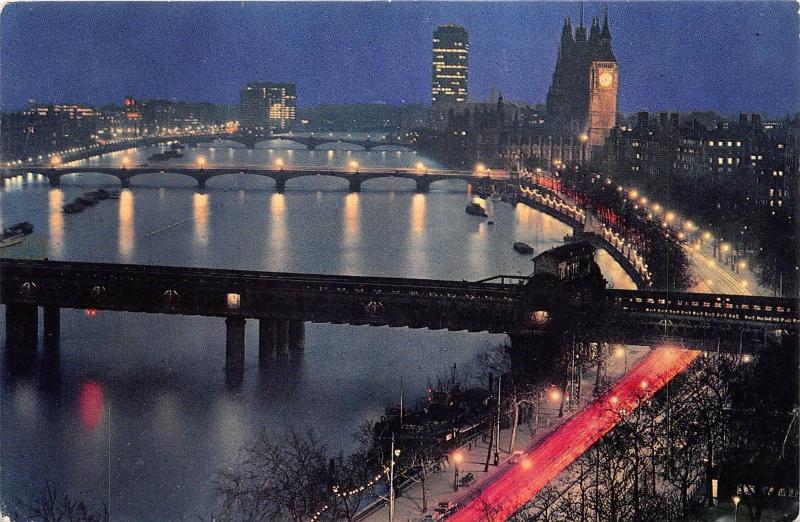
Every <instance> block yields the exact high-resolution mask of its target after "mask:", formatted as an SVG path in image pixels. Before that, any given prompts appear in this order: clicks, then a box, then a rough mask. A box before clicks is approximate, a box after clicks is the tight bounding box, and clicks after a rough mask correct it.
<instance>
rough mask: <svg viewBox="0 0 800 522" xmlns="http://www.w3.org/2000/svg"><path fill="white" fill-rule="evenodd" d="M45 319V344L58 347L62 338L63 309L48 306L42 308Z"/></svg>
mask: <svg viewBox="0 0 800 522" xmlns="http://www.w3.org/2000/svg"><path fill="white" fill-rule="evenodd" d="M42 310H43V312H44V313H43V317H44V321H43V322H44V325H43V330H44V342H45V345H46V346H56V347H57V346H58V344H59V338H60V336H61V308H59V307H57V306H52V305H47V306H43V307H42Z"/></svg>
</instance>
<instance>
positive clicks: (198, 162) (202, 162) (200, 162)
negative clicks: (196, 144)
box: [197, 156, 206, 169]
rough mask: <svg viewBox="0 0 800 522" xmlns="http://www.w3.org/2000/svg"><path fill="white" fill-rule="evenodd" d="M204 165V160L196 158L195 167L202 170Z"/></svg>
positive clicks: (201, 157)
mask: <svg viewBox="0 0 800 522" xmlns="http://www.w3.org/2000/svg"><path fill="white" fill-rule="evenodd" d="M205 164H206V159H205V158H204V157H203V156H200V157H198V158H197V166H198V167H200V168H201V169H202V168H203V166H204V165H205Z"/></svg>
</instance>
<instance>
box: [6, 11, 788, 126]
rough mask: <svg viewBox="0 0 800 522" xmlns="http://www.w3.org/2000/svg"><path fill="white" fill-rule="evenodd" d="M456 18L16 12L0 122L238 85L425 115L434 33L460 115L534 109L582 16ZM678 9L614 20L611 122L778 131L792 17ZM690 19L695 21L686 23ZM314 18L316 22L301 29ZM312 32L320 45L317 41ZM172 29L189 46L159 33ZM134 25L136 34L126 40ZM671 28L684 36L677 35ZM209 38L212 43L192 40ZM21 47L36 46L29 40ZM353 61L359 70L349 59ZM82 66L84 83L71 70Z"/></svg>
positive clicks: (233, 89)
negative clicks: (452, 64) (509, 105)
mask: <svg viewBox="0 0 800 522" xmlns="http://www.w3.org/2000/svg"><path fill="white" fill-rule="evenodd" d="M143 6H144V8H142V7H143ZM187 6H191V9H187ZM453 7H454V6H453V4H448V6H447V8H445V7H443V6H439V5H435V4H413V5H412V4H402V3H401V4H377V3H376V4H360V5H358V6H353V5H336V4H322V5H318V4H315V5H314V6H313V7H311V6H310V5H308V4H306V5H283V4H281V5H269V6H267V5H266V4H260V5H252V4H246V5H240V4H211V5H207V4H206V5H202V6H199V5H196V4H181V5H167V4H158V5H156V4H136V5H134V6H131V5H118V4H116V5H112V4H101V6H99V7H94V6H92V7H91V8H88V6H80V5H77V4H66V5H53V4H46V3H45V4H34V5H30V4H26V5H21V4H11V5H10V6H6V8H5V9H4V10H3V14H2V17H0V29H2V31H1V32H2V42H0V43H2V46H3V48H4V53H3V56H2V63H1V64H0V66H2V67H1V68H2V81H3V85H4V89H3V93H2V100H0V101H1V102H2V109H3V110H4V111H8V110H14V109H18V108H21V107H22V106H23V105H24V104H25V101H26V100H27V99H29V98H36V99H38V100H40V101H46V102H78V103H86V104H92V105H103V104H105V103H117V104H118V103H119V102H120V101H121V100H122V98H123V97H124V96H126V95H133V96H136V97H141V98H166V99H184V100H198V101H199V100H203V101H211V102H216V103H236V101H237V98H238V92H239V88H240V87H241V85H242V84H243V83H244V82H246V81H251V80H258V79H272V80H274V81H291V82H295V83H297V85H298V98H299V99H298V104H299V105H300V106H313V105H318V104H322V103H353V102H385V103H424V104H427V103H429V96H430V91H429V89H430V77H429V71H430V68H429V67H430V52H431V51H430V45H431V44H430V34H431V33H432V31H433V29H435V27H436V26H438V25H441V24H444V23H458V24H460V25H463V26H464V27H465V28H466V29H467V31H468V32H470V40H471V49H470V51H471V52H470V65H469V68H470V90H469V96H470V98H471V99H477V100H480V99H486V98H487V97H488V95H489V92H490V90H491V89H492V88H496V89H497V90H498V91H500V92H502V93H503V94H504V96H505V97H506V99H508V100H512V101H516V100H520V101H526V102H529V103H538V102H543V101H544V98H545V95H546V92H547V87H548V86H549V83H550V75H551V72H552V69H553V66H554V63H555V59H556V50H557V46H558V39H559V34H560V29H561V26H562V24H563V19H564V18H565V17H572V19H573V23H577V18H578V5H577V3H576V4H566V5H565V4H549V3H541V4H539V3H537V4H505V5H502V6H500V5H498V4H480V5H475V4H469V5H458V6H457V7H458V8H457V9H452V8H453ZM683 7H685V5H684V4H681V5H678V4H674V3H658V4H649V3H648V4H643V3H635V4H616V3H612V4H611V5H610V6H609V17H610V20H611V23H612V25H613V26H614V48H615V53H616V54H617V57H618V61H619V63H620V70H621V73H620V76H621V78H622V81H621V82H620V88H619V110H620V111H621V112H624V113H631V112H635V111H637V110H639V109H649V110H651V111H655V110H660V109H666V108H669V109H675V110H681V111H688V110H692V109H712V110H717V111H719V112H722V113H735V112H739V111H747V112H752V111H766V112H768V113H770V114H774V115H781V114H784V113H787V112H788V113H792V112H795V111H796V110H798V104H797V100H796V97H795V96H794V93H795V92H797V90H798V88H799V87H800V80H798V78H800V70H798V64H797V63H796V62H795V61H789V62H788V63H785V64H784V63H783V61H784V60H783V57H785V56H787V55H792V54H795V55H796V54H797V51H798V45H799V44H798V42H797V41H796V39H795V38H794V36H793V24H792V23H791V21H792V20H793V17H794V18H796V13H794V12H793V11H792V5H791V4H789V3H753V4H750V3H748V4H741V3H714V4H712V5H702V6H701V5H697V6H696V9H690V10H685V9H683ZM601 9H602V5H601V4H599V3H591V4H587V5H586V9H585V10H586V20H587V21H589V20H591V17H592V16H595V15H599V14H600V12H601ZM699 10H702V11H705V13H704V16H697V15H698V11H699ZM320 11H322V12H323V13H324V14H325V16H314V17H312V16H310V15H311V14H312V12H313V13H319V12H320ZM690 15H691V16H690ZM787 15H789V16H787ZM44 19H47V20H49V21H48V24H50V25H53V26H54V29H58V30H53V31H52V32H51V33H49V34H46V35H45V34H37V33H35V32H33V31H32V30H30V29H31V28H32V26H34V25H36V24H41V23H43V20H44ZM321 19H324V20H325V21H326V24H327V27H329V30H328V31H324V30H323V28H322V27H321V26H320V25H319V20H321ZM695 19H699V20H700V21H699V22H698V21H696V20H695ZM143 20H146V21H147V23H146V24H145V23H144V22H143ZM709 21H710V22H711V23H709ZM181 22H183V24H184V26H189V28H191V29H193V30H191V31H189V30H187V31H170V30H168V27H167V26H172V25H174V24H181ZM413 22H417V23H413ZM136 24H140V25H142V30H141V31H132V30H131V28H132V26H136ZM87 27H91V30H88V29H87ZM263 27H269V28H270V29H263ZM365 27H372V31H366V30H365ZM375 27H377V28H378V30H376V29H375ZM676 27H680V28H681V29H682V30H683V34H681V35H676V34H675V33H674V29H675V28H676ZM68 28H69V29H68ZM204 33H205V34H208V35H213V38H212V37H210V38H203V37H202V34H204ZM30 34H37V38H38V39H37V40H35V41H32V40H27V39H26V38H27V36H26V35H30ZM378 34H380V35H381V36H382V38H380V39H378V38H376V35H378ZM176 35H181V36H176ZM248 36H252V38H251V39H248ZM117 37H118V38H117ZM404 37H405V38H404ZM66 40H69V41H68V42H67V41H66ZM112 41H115V42H116V45H110V44H109V42H112ZM709 41H710V42H711V44H710V45H709V44H707V43H704V44H703V45H701V42H709ZM101 42H102V43H103V46H102V47H101ZM190 42H191V45H189V43H190ZM276 42H277V43H276ZM275 49H278V50H279V52H274V50H275ZM698 49H701V50H702V51H703V52H697V51H698ZM56 50H60V51H56ZM132 50H135V51H132ZM352 52H356V53H358V54H357V56H358V57H359V58H358V59H352V57H351V53H352ZM677 58H681V59H677ZM83 63H87V64H89V67H85V68H84V69H81V64H83ZM30 64H36V65H35V66H31V65H30ZM42 71H46V72H47V73H48V74H46V75H44V76H43V75H41V72H42ZM82 72H83V73H84V74H81V73H82ZM198 79H200V80H202V81H198ZM656 100H658V101H656Z"/></svg>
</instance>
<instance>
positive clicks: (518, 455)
mask: <svg viewBox="0 0 800 522" xmlns="http://www.w3.org/2000/svg"><path fill="white" fill-rule="evenodd" d="M524 454H525V452H524V451H519V450H517V451H515V452H514V453H513V454H512V455H511V458H510V459H508V462H510V463H511V464H519V463H520V461H521V460H522V456H523V455H524Z"/></svg>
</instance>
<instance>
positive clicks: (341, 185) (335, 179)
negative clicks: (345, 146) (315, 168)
mask: <svg viewBox="0 0 800 522" xmlns="http://www.w3.org/2000/svg"><path fill="white" fill-rule="evenodd" d="M351 181H353V180H352V177H351V176H348V175H347V174H344V173H343V174H336V173H333V172H331V173H329V174H305V173H297V174H294V175H288V176H287V177H286V178H285V181H284V186H287V185H288V187H289V188H293V189H295V190H297V189H300V190H315V191H316V190H330V191H346V190H348V189H349V188H350V184H351ZM279 185H280V184H279Z"/></svg>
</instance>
